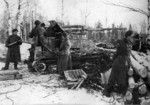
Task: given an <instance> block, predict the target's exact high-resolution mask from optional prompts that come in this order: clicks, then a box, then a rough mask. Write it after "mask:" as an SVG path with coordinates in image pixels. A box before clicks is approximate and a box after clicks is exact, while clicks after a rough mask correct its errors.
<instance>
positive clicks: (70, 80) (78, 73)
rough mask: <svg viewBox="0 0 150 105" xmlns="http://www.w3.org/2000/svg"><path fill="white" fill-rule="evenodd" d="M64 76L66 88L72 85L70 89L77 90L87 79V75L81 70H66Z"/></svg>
mask: <svg viewBox="0 0 150 105" xmlns="http://www.w3.org/2000/svg"><path fill="white" fill-rule="evenodd" d="M64 74H65V77H66V79H67V84H68V86H69V85H73V86H72V87H71V89H78V88H79V87H80V86H81V85H82V83H83V82H84V80H85V79H86V78H87V74H86V73H85V72H84V71H83V70H82V69H76V70H67V71H64Z"/></svg>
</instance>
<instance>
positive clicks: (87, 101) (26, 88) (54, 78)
mask: <svg viewBox="0 0 150 105" xmlns="http://www.w3.org/2000/svg"><path fill="white" fill-rule="evenodd" d="M28 48H30V45H29V44H25V43H23V44H22V46H21V55H22V59H27V58H28V56H29V52H28ZM6 51H7V48H6V47H5V46H4V44H0V57H2V58H5V54H6ZM133 53H134V56H135V57H136V58H137V60H138V61H139V62H140V63H141V64H144V65H147V66H148V65H149V63H150V57H149V56H146V55H144V54H143V55H140V54H138V53H137V52H133ZM3 66H4V63H3V62H0V68H1V67H3ZM19 68H20V69H21V70H19V73H20V74H22V75H23V79H19V80H7V81H0V105H37V104H38V105H50V104H51V105H54V104H55V105H59V104H67V105H121V103H119V102H117V101H114V102H113V103H109V101H111V100H112V98H106V97H104V96H103V95H102V93H101V92H95V91H93V92H89V91H87V90H86V89H84V88H80V89H78V90H71V89H68V88H67V86H66V81H64V80H60V79H58V77H59V75H57V74H49V75H40V74H37V73H29V72H28V69H27V66H26V65H24V64H22V63H20V64H19Z"/></svg>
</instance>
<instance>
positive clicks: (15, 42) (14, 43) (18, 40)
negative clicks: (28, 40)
mask: <svg viewBox="0 0 150 105" xmlns="http://www.w3.org/2000/svg"><path fill="white" fill-rule="evenodd" d="M18 41H21V40H18ZM18 41H15V42H12V43H10V44H8V45H7V46H8V47H10V46H12V45H14V44H16V43H18Z"/></svg>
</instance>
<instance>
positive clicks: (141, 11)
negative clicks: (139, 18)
mask: <svg viewBox="0 0 150 105" xmlns="http://www.w3.org/2000/svg"><path fill="white" fill-rule="evenodd" d="M103 3H104V4H106V5H113V6H118V7H122V8H126V9H129V10H131V11H134V12H138V13H141V14H144V15H146V16H149V14H148V13H147V12H146V11H144V10H142V9H139V8H134V7H131V6H128V5H126V4H123V3H120V4H116V3H112V2H103Z"/></svg>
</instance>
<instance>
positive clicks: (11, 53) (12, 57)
mask: <svg viewBox="0 0 150 105" xmlns="http://www.w3.org/2000/svg"><path fill="white" fill-rule="evenodd" d="M14 42H16V43H15V44H13V45H11V46H9V45H10V44H11V43H14ZM21 44H22V40H21V38H20V37H19V36H17V35H11V36H9V37H8V39H7V40H6V47H8V51H7V55H6V60H7V61H9V62H19V61H21V54H20V46H19V45H21Z"/></svg>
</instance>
